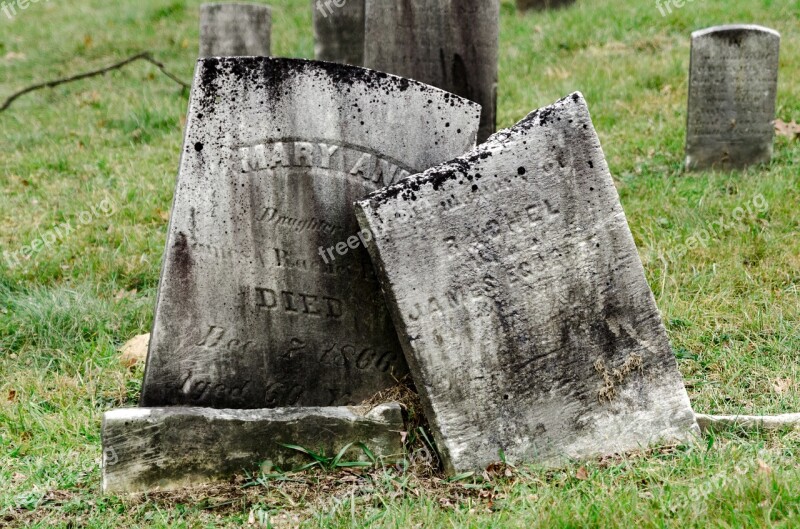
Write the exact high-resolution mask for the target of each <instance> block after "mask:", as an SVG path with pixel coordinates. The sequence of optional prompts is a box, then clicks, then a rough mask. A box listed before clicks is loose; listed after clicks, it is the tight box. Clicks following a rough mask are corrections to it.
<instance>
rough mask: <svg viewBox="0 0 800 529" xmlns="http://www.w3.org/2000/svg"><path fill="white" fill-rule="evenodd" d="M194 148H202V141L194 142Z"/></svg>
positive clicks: (198, 150) (198, 149) (197, 149)
mask: <svg viewBox="0 0 800 529" xmlns="http://www.w3.org/2000/svg"><path fill="white" fill-rule="evenodd" d="M194 150H196V151H197V152H200V151H202V150H203V143H202V142H199V141H198V142H197V143H195V144H194Z"/></svg>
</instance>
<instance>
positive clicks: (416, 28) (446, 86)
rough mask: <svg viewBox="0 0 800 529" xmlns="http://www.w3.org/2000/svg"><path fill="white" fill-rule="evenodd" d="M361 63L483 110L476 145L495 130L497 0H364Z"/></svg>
mask: <svg viewBox="0 0 800 529" xmlns="http://www.w3.org/2000/svg"><path fill="white" fill-rule="evenodd" d="M365 18H366V20H365V42H366V43H367V45H366V46H365V49H364V65H365V66H367V67H368V68H374V69H376V70H380V71H383V72H390V73H393V74H396V75H401V76H403V77H409V78H411V79H416V80H418V81H421V82H423V83H428V84H430V85H433V86H438V87H439V88H441V89H443V90H447V91H449V92H453V93H454V94H458V95H460V96H462V97H465V98H467V99H469V100H471V101H475V102H477V103H479V104H480V105H481V107H483V112H482V115H481V128H480V131H479V133H478V141H479V142H483V141H484V140H485V139H486V138H488V137H489V136H490V135H491V134H492V133H493V132H494V131H495V129H496V123H497V116H496V114H497V68H498V49H499V27H500V2H499V0H419V1H414V2H409V1H407V0H404V1H396V2H387V1H384V0H368V1H367V7H366V14H365Z"/></svg>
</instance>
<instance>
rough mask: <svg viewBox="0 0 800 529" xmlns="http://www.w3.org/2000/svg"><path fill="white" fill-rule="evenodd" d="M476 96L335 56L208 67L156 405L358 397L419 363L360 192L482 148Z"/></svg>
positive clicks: (189, 135)
mask: <svg viewBox="0 0 800 529" xmlns="http://www.w3.org/2000/svg"><path fill="white" fill-rule="evenodd" d="M479 113H480V108H479V107H478V105H476V104H474V103H472V102H470V101H467V100H464V99H461V98H459V97H457V96H454V95H452V94H449V93H446V92H443V91H441V90H438V89H435V88H433V87H430V86H427V85H423V84H421V83H418V82H415V81H410V80H408V79H402V78H399V77H395V76H392V75H388V74H385V73H380V72H374V71H371V70H365V69H362V68H356V67H351V66H344V65H338V64H333V63H323V62H312V61H304V60H293V59H270V58H252V57H250V58H229V59H226V58H209V59H201V60H200V61H198V66H197V70H196V73H195V79H194V88H193V91H192V96H191V101H190V106H189V111H188V114H187V125H186V126H187V130H186V135H185V140H184V149H183V153H182V159H181V164H180V174H179V177H178V182H177V188H176V191H175V200H174V203H173V207H172V215H171V220H170V225H169V231H168V239H167V246H166V251H165V255H164V264H163V268H162V275H161V282H160V286H159V292H158V296H157V306H156V314H155V322H154V325H153V331H152V336H151V340H150V348H149V354H148V361H147V366H146V371H145V379H144V384H143V388H142V398H141V404H142V406H146V407H162V406H200V407H209V408H236V409H256V408H274V407H287V406H339V405H351V404H358V403H360V402H362V401H363V400H364V399H367V398H369V397H371V396H372V395H374V394H375V393H376V392H378V391H381V390H384V389H386V388H388V387H391V386H393V385H394V384H395V383H396V380H397V379H398V378H400V377H402V376H403V375H404V374H405V373H406V372H407V365H406V362H405V360H404V358H403V354H402V350H401V348H400V345H399V343H398V339H397V334H396V332H395V330H394V327H393V325H392V322H391V318H390V316H389V314H388V311H387V309H386V306H385V302H384V298H383V296H382V294H381V292H380V288H379V285H378V282H377V279H376V277H375V274H374V272H373V268H372V264H371V262H370V260H369V255H368V254H367V251H366V250H365V249H364V248H363V247H362V245H361V241H360V238H359V237H358V233H359V228H358V223H357V221H356V218H355V215H354V212H353V203H354V202H355V201H357V200H359V199H361V198H363V197H365V196H366V195H367V194H368V193H370V192H372V191H375V190H377V189H379V188H381V187H383V186H386V185H389V184H392V183H395V182H397V181H399V180H400V179H402V178H404V177H405V176H408V175H409V174H412V173H416V172H420V171H422V170H424V169H426V168H428V167H431V166H433V165H436V164H438V163H441V162H442V161H445V160H447V159H450V158H452V157H454V156H457V155H459V154H462V153H464V152H467V151H468V150H469V149H470V148H472V146H474V142H475V136H476V133H477V126H478V117H479Z"/></svg>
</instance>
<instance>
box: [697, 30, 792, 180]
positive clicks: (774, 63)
mask: <svg viewBox="0 0 800 529" xmlns="http://www.w3.org/2000/svg"><path fill="white" fill-rule="evenodd" d="M780 41H781V37H780V34H779V33H777V32H776V31H773V30H771V29H768V28H763V27H760V26H748V25H732V26H718V27H713V28H709V29H705V30H703V31H696V32H695V33H692V59H691V67H690V73H689V112H688V122H687V130H686V167H687V169H689V170H702V169H712V168H713V169H736V168H743V167H746V166H748V165H750V164H756V163H761V162H768V161H769V160H770V159H771V158H772V142H773V138H774V135H775V131H774V120H775V98H776V94H777V90H778V55H779V51H780Z"/></svg>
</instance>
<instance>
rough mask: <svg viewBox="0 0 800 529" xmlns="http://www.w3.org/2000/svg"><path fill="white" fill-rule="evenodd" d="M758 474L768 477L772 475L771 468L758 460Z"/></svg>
mask: <svg viewBox="0 0 800 529" xmlns="http://www.w3.org/2000/svg"><path fill="white" fill-rule="evenodd" d="M758 472H759V473H761V474H766V475H770V474H772V468H771V467H770V466H769V465H768V464H766V463H765V462H763V461H762V460H760V459H759V460H758Z"/></svg>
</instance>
